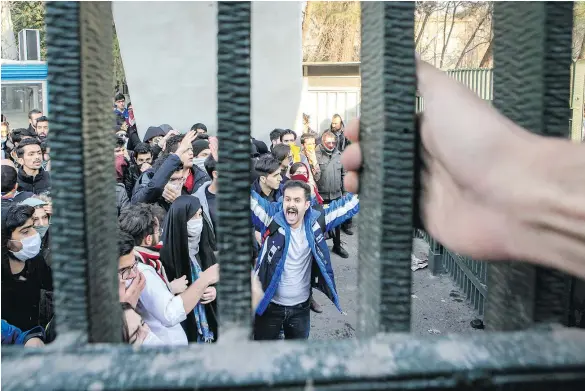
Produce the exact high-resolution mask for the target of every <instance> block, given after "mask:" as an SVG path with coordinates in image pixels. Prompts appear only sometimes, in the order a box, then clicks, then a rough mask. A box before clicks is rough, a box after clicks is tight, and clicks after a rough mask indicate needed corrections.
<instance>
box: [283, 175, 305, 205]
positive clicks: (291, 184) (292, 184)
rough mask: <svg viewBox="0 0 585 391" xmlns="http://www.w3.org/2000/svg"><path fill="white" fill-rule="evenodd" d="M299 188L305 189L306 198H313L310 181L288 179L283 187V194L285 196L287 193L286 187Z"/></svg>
mask: <svg viewBox="0 0 585 391" xmlns="http://www.w3.org/2000/svg"><path fill="white" fill-rule="evenodd" d="M298 188H301V189H303V190H304V191H305V200H306V201H309V200H310V199H311V187H310V186H309V184H308V183H305V182H301V181H294V180H289V181H286V183H285V184H284V187H283V188H282V195H283V196H284V195H285V194H286V189H298Z"/></svg>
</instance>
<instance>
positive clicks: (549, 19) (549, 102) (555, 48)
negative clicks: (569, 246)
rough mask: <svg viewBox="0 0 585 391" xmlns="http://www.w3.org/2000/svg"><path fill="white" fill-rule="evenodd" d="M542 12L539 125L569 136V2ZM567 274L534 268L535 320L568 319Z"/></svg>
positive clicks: (549, 4) (547, 132) (554, 133)
mask: <svg viewBox="0 0 585 391" xmlns="http://www.w3.org/2000/svg"><path fill="white" fill-rule="evenodd" d="M542 4H543V5H544V8H545V12H546V15H545V16H546V24H545V34H546V36H545V53H544V96H543V115H542V120H543V128H542V133H543V134H544V135H546V136H553V137H561V138H570V136H571V134H570V127H569V119H570V117H571V109H570V107H569V106H568V105H567V102H568V101H570V96H571V84H570V80H571V50H572V46H571V44H572V30H573V5H574V4H573V3H572V2H564V1H562V2H551V1H547V2H545V3H542ZM569 282H570V277H568V276H567V275H566V274H565V273H562V272H560V271H558V270H553V269H549V268H544V267H537V268H536V308H535V319H534V320H535V321H536V322H557V323H561V324H565V325H566V324H567V323H568V316H569V300H570V299H569V296H570V285H569Z"/></svg>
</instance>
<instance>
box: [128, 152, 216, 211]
mask: <svg viewBox="0 0 585 391" xmlns="http://www.w3.org/2000/svg"><path fill="white" fill-rule="evenodd" d="M180 166H181V159H180V158H179V157H178V156H177V155H175V154H171V155H169V157H168V158H167V159H166V160H165V161H164V162H163V164H162V165H161V166H160V167H159V168H158V170H157V171H156V172H154V170H153V169H152V168H150V169H148V170H146V171H145V172H143V173H142V175H141V176H140V178H138V181H137V182H136V186H135V188H134V194H133V195H132V200H131V204H132V205H134V204H138V203H140V202H143V203H145V204H154V203H155V202H156V203H158V204H159V205H160V206H162V207H163V208H164V209H165V210H167V211H168V210H169V208H170V206H171V205H170V204H169V203H168V202H167V201H166V200H165V199H164V198H162V194H163V191H164V188H165V186H166V184H167V183H168V182H169V179H171V176H172V175H173V172H175V171H177V170H178V169H179V167H180ZM191 172H192V174H193V175H194V184H193V190H192V191H191V193H190V194H194V193H195V192H197V190H199V188H200V187H201V186H202V185H203V184H204V183H205V182H207V181H209V180H211V179H210V178H209V175H207V173H206V172H205V171H203V170H202V169H200V168H199V167H197V166H195V165H194V166H193V167H192V168H191ZM181 194H189V193H188V192H187V191H186V190H185V187H183V188H182V189H181Z"/></svg>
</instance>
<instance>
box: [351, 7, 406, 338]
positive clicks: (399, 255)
mask: <svg viewBox="0 0 585 391" xmlns="http://www.w3.org/2000/svg"><path fill="white" fill-rule="evenodd" d="M361 9H362V18H361V20H362V25H361V28H362V54H361V58H362V90H361V91H362V100H361V101H362V116H361V124H360V129H361V130H360V140H361V148H362V151H363V156H364V171H363V173H362V175H361V178H360V180H361V191H360V196H361V201H360V202H361V212H360V213H361V215H362V216H361V217H360V221H361V223H360V225H359V230H360V246H359V250H360V251H359V273H358V282H359V289H360V302H359V308H360V314H359V316H358V330H359V333H360V335H362V336H367V335H372V334H375V333H377V332H390V331H409V330H410V309H411V303H410V292H411V270H410V264H411V251H412V221H413V218H412V217H413V187H414V161H415V131H414V130H415V124H414V113H415V102H416V96H415V94H416V73H415V59H414V40H413V36H414V3H413V2H362V3H361Z"/></svg>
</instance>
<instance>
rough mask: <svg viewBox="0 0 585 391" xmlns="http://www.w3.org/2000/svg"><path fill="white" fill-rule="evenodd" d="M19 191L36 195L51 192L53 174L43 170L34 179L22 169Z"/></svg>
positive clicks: (19, 172) (19, 174) (19, 178)
mask: <svg viewBox="0 0 585 391" xmlns="http://www.w3.org/2000/svg"><path fill="white" fill-rule="evenodd" d="M18 189H19V190H21V191H30V192H31V193H34V194H42V193H46V192H50V191H51V174H50V173H49V172H48V171H45V170H43V169H42V168H41V169H40V170H39V173H38V174H37V175H35V176H34V177H33V176H30V175H28V174H27V173H26V172H24V170H23V169H22V167H21V168H19V169H18Z"/></svg>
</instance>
